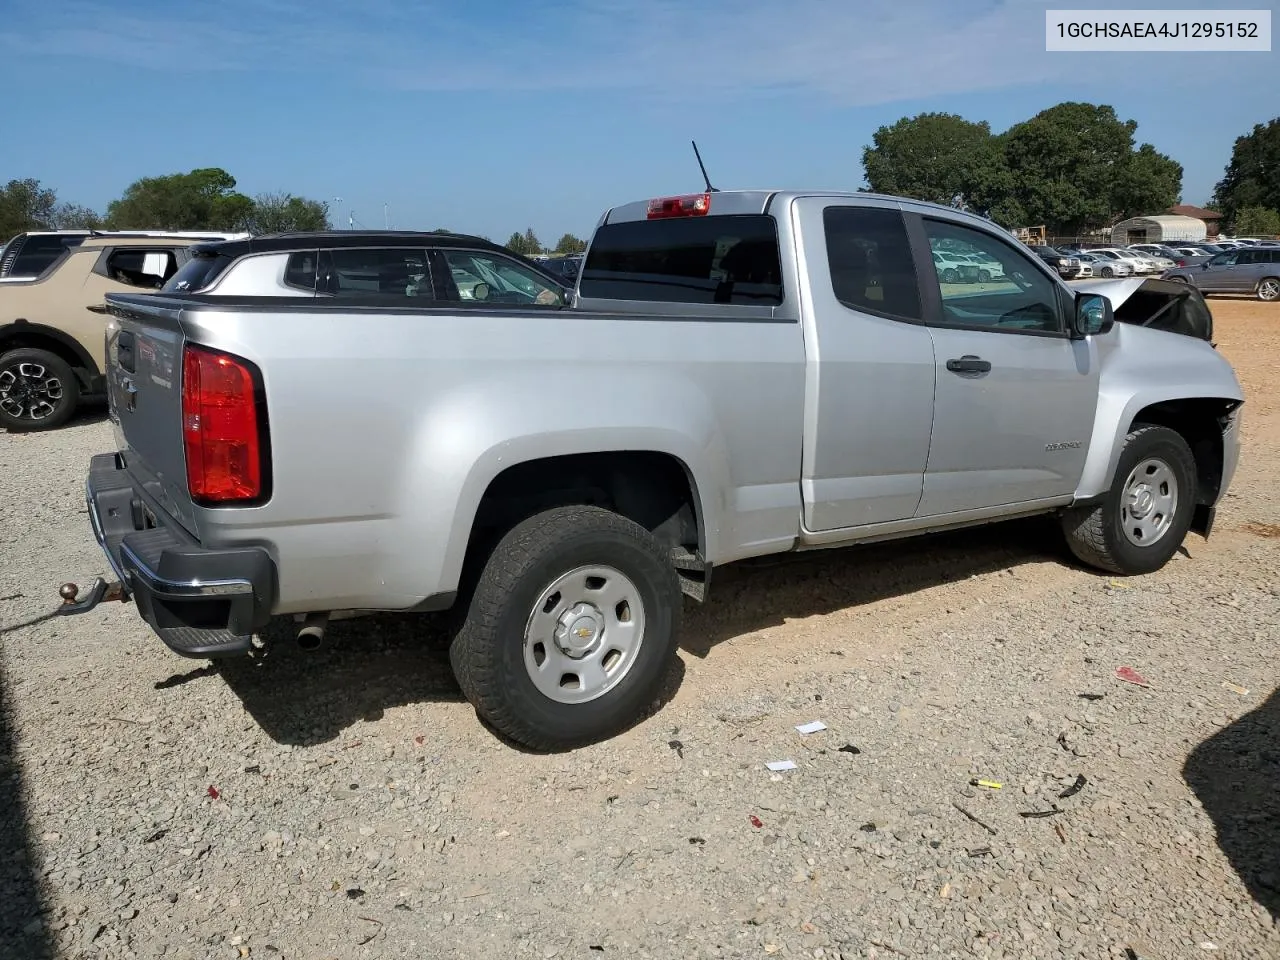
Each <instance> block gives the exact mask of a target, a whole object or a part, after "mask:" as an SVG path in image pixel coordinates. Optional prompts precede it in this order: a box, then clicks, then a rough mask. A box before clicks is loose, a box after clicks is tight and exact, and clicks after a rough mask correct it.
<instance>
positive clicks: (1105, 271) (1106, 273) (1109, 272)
mask: <svg viewBox="0 0 1280 960" xmlns="http://www.w3.org/2000/svg"><path fill="white" fill-rule="evenodd" d="M1115 275H1116V272H1115V270H1114V269H1113V268H1112V267H1103V268H1102V276H1103V278H1104V279H1106V278H1108V277H1114V276H1115Z"/></svg>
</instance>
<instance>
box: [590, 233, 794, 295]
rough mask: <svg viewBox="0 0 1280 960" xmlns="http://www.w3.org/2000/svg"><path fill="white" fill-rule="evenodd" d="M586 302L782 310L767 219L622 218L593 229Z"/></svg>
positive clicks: (775, 254)
mask: <svg viewBox="0 0 1280 960" xmlns="http://www.w3.org/2000/svg"><path fill="white" fill-rule="evenodd" d="M578 294H579V296H580V297H582V298H583V299H588V300H590V299H603V300H640V301H646V300H647V301H662V302H668V303H704V304H734V305H739V306H778V305H779V304H781V303H782V299H783V287H782V263H781V255H780V252H779V248H778V230H777V224H776V223H775V222H774V220H773V218H772V217H771V216H768V215H767V214H720V215H716V214H711V215H707V216H700V217H673V218H669V219H655V220H637V221H623V222H620V223H609V224H605V225H604V226H602V227H600V228H599V229H597V230H596V232H595V235H594V237H593V238H592V241H591V248H590V250H589V251H588V252H587V258H586V262H585V263H584V264H583V266H582V270H581V272H580V274H579V279H578Z"/></svg>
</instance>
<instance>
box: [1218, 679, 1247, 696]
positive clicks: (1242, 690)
mask: <svg viewBox="0 0 1280 960" xmlns="http://www.w3.org/2000/svg"><path fill="white" fill-rule="evenodd" d="M1222 685H1223V686H1224V687H1225V688H1226V689H1228V690H1230V691H1231V692H1232V693H1238V694H1240V696H1242V697H1247V696H1248V695H1249V688H1248V687H1242V686H1240V685H1239V684H1235V683H1231V682H1230V681H1228V680H1223V681H1222Z"/></svg>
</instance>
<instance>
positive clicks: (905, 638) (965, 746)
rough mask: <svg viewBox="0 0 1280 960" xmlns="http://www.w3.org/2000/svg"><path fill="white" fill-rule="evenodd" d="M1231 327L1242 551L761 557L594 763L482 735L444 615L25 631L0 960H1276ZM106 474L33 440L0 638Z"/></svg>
mask: <svg viewBox="0 0 1280 960" xmlns="http://www.w3.org/2000/svg"><path fill="white" fill-rule="evenodd" d="M1212 304H1213V308H1214V312H1215V315H1216V317H1217V323H1218V332H1219V336H1218V339H1219V344H1220V347H1221V349H1223V350H1224V351H1225V352H1226V353H1227V355H1228V356H1229V357H1230V358H1231V359H1232V361H1233V362H1234V363H1235V364H1236V366H1237V370H1238V372H1239V374H1240V377H1241V379H1242V381H1243V382H1244V384H1245V388H1246V391H1247V396H1248V404H1247V407H1246V411H1247V412H1246V416H1245V420H1244V423H1245V428H1244V430H1245V439H1246V447H1245V451H1244V456H1243V460H1242V464H1241V467H1240V471H1239V473H1238V474H1237V477H1236V481H1235V485H1234V488H1233V491H1232V493H1231V494H1230V496H1229V497H1228V499H1227V501H1226V503H1225V504H1224V507H1223V509H1222V511H1221V513H1220V514H1219V518H1218V528H1217V529H1216V530H1215V532H1214V535H1213V537H1212V539H1211V540H1210V541H1208V542H1207V543H1206V542H1205V541H1203V540H1201V539H1200V538H1198V537H1195V536H1192V537H1190V538H1189V539H1188V541H1187V545H1186V554H1185V555H1183V556H1179V557H1177V558H1175V560H1174V562H1173V563H1171V564H1170V565H1169V567H1167V568H1166V569H1165V570H1164V571H1162V572H1160V573H1159V574H1156V575H1153V576H1150V577H1145V578H1140V579H1133V580H1128V581H1125V582H1123V583H1117V582H1115V581H1112V580H1110V579H1108V578H1106V577H1101V576H1097V575H1095V574H1093V573H1090V572H1087V571H1084V570H1081V569H1079V568H1078V567H1077V566H1075V565H1074V564H1072V563H1071V562H1069V561H1068V559H1067V555H1066V553H1065V550H1064V549H1063V548H1062V547H1061V545H1060V542H1059V540H1058V539H1057V536H1056V533H1055V530H1054V529H1053V527H1052V525H1049V524H1045V523H1043V522H1029V523H1017V524H1007V525H1002V526H998V527H991V528H987V529H985V530H981V531H978V532H967V533H963V534H958V535H954V536H948V537H942V538H935V539H931V540H928V541H918V542H913V543H909V544H897V545H889V546H881V547H874V548H866V549H861V550H856V549H855V550H849V551H841V552H836V553H826V554H811V555H807V556H804V557H803V558H796V559H790V558H788V559H786V560H784V561H781V562H778V561H774V562H762V563H754V564H750V565H743V566H741V567H738V568H728V569H725V570H723V571H720V572H718V573H717V575H716V583H715V589H714V591H713V597H712V600H711V602H710V603H709V604H708V605H706V606H705V607H701V608H697V607H691V609H690V618H689V622H688V626H687V629H686V632H685V639H684V646H683V650H682V653H681V662H680V666H679V669H678V670H677V671H676V674H675V676H673V678H672V682H671V684H670V695H669V698H668V700H667V702H665V703H664V704H663V705H662V706H661V708H660V709H659V710H658V711H657V712H656V713H655V714H654V715H653V716H651V717H650V718H649V719H647V720H646V721H645V722H643V723H642V724H640V725H639V726H637V727H635V728H634V729H632V730H631V731H630V732H628V733H626V734H624V735H623V736H621V737H619V738H617V739H615V740H613V741H611V742H609V743H606V744H602V745H599V746H595V747H591V748H588V749H584V750H580V751H576V752H573V753H570V754H566V755H559V756H539V755H534V754H529V753H525V752H522V751H520V750H518V749H514V748H512V747H511V746H509V745H507V744H505V743H503V742H501V741H500V740H498V739H497V738H496V737H495V736H493V735H492V734H491V733H489V732H488V731H487V730H485V729H484V728H483V727H482V726H481V725H480V724H479V723H478V722H477V720H476V718H475V715H474V713H473V712H472V710H471V709H470V707H469V706H468V705H467V704H466V703H465V702H463V701H462V700H461V699H460V696H459V694H458V692H457V688H456V687H455V685H454V684H453V682H452V680H451V678H450V677H449V674H448V670H447V664H446V660H445V658H444V654H443V650H442V648H441V646H440V643H439V636H438V634H437V633H435V632H433V630H432V629H431V627H430V625H429V624H425V623H423V622H421V621H413V620H406V619H401V618H379V619H377V620H372V621H369V620H363V621H349V622H346V623H344V624H340V625H338V626H336V627H335V628H334V632H335V633H336V634H337V635H338V639H339V641H340V642H339V643H338V645H337V646H336V647H334V648H333V649H330V650H328V651H325V652H321V653H319V654H316V655H313V656H309V657H308V656H304V655H302V654H300V653H298V652H296V651H295V650H293V649H292V647H291V646H290V645H288V644H279V645H277V646H276V647H275V648H273V650H272V652H271V654H270V655H269V656H267V657H266V658H264V659H262V660H261V661H260V662H256V663H255V662H249V661H247V660H246V661H245V662H244V663H239V662H237V663H234V664H224V665H222V666H220V667H218V668H216V669H215V668H212V667H209V666H207V665H205V664H202V663H199V662H194V661H188V660H182V659H180V658H178V657H175V656H173V655H171V654H169V653H168V652H167V651H166V650H165V649H164V648H163V646H162V645H161V644H160V642H159V641H158V640H157V639H155V638H154V637H153V636H152V635H151V634H150V632H149V631H148V630H147V629H146V628H145V627H144V626H143V625H142V624H141V623H140V621H139V620H138V619H137V618H136V614H135V613H134V611H133V610H132V609H131V608H127V607H122V606H119V605H108V606H104V607H101V608H99V609H98V610H97V611H95V612H93V613H92V614H90V615H88V616H84V617H79V618H71V619H68V620H59V619H55V620H49V621H45V622H42V623H39V624H36V625H34V626H30V627H27V628H24V629H19V630H15V631H10V632H6V633H4V634H3V635H0V664H2V666H3V684H2V690H3V702H2V703H0V713H2V715H3V718H4V729H3V731H2V733H3V736H4V740H3V741H0V830H2V831H3V833H2V834H0V837H2V839H0V844H2V846H0V894H2V895H0V944H3V945H4V946H3V948H0V953H2V954H4V955H5V956H13V957H23V958H28V957H30V958H40V957H59V958H63V957H65V958H79V957H126V956H136V957H146V958H149V957H161V956H163V957H189V958H203V957H225V958H228V960H231V958H237V957H248V956H252V957H255V958H282V957H283V958H328V957H342V958H365V957H368V958H386V957H415V958H420V957H436V956H439V957H511V956H516V957H523V956H530V957H547V958H549V957H597V956H599V957H605V958H608V957H610V956H615V957H627V958H631V957H654V958H672V957H757V956H770V955H772V956H781V957H816V958H824V957H825V958H831V957H838V956H843V957H882V958H891V957H959V956H965V957H967V956H980V957H1010V958H1013V957H1016V958H1056V957H1080V958H1090V960H1096V958H1105V957H1114V958H1125V957H1141V958H1147V960H1154V958H1172V957H1193V956H1195V957H1204V956H1220V957H1233V958H1238V957H1256V958H1263V957H1267V958H1275V957H1277V956H1280V927H1277V925H1276V915H1277V914H1278V913H1280V692H1277V691H1276V684H1277V676H1278V675H1280V645H1278V642H1280V550H1278V549H1277V547H1278V546H1280V491H1278V488H1277V485H1276V482H1275V477H1276V476H1277V471H1280V418H1278V416H1277V402H1278V400H1280V305H1276V304H1259V303H1254V302H1242V301H1229V300H1221V299H1219V300H1214V301H1212ZM110 446H111V441H110V436H109V431H108V429H107V427H106V425H105V424H104V423H103V422H102V421H101V420H96V419H93V418H89V419H86V420H83V421H81V422H79V423H78V424H76V425H74V426H72V427H70V428H69V429H65V430H62V431H59V432H55V433H52V434H40V435H33V436H26V437H18V436H10V435H4V434H0V464H2V465H3V470H0V476H2V482H3V487H0V546H2V549H3V551H4V553H3V556H4V561H5V562H4V565H3V569H0V598H3V599H2V600H0V624H13V623H16V622H18V621H22V620H25V619H28V618H31V617H35V616H38V615H39V614H41V613H44V612H46V611H47V610H48V609H49V608H50V607H51V606H52V602H53V601H54V600H55V599H56V597H55V593H54V592H55V590H56V587H57V585H58V583H60V582H61V581H62V580H64V579H69V578H70V579H75V578H86V577H89V576H91V575H93V574H95V573H99V572H101V570H102V569H103V564H102V561H101V559H100V557H99V555H98V551H97V547H96V546H95V545H94V544H92V542H91V540H90V537H89V532H88V526H87V523H86V518H85V516H84V509H83V503H82V493H81V489H82V479H83V472H84V469H85V465H86V461H87V457H88V455H89V454H90V453H92V452H98V451H101V450H106V449H109V448H110ZM424 641H426V642H424ZM1119 666H1132V667H1134V668H1135V669H1137V670H1138V671H1140V672H1141V673H1142V674H1143V675H1144V676H1145V677H1146V678H1147V679H1148V680H1149V682H1150V686H1149V687H1147V688H1142V687H1138V686H1133V685H1129V684H1124V683H1121V682H1119V681H1118V680H1116V679H1115V676H1114V671H1115V669H1116V668H1117V667H1119ZM1229 685H1230V686H1229ZM814 719H820V720H823V721H824V722H825V723H826V724H827V727H828V729H827V730H825V731H823V732H820V733H816V734H812V735H809V736H804V737H802V736H800V735H799V734H797V732H796V731H795V729H794V725H795V724H798V723H802V722H804V721H808V720H814ZM778 759H791V760H794V761H795V762H796V764H797V766H798V768H797V769H796V770H793V771H790V772H787V773H784V774H772V773H770V772H769V771H768V770H766V769H765V767H764V763H765V761H770V760H778ZM974 778H989V779H991V780H994V781H998V782H999V783H1001V784H1002V787H1001V789H998V790H995V789H987V788H984V787H981V786H972V785H970V780H971V779H974ZM1073 785H1080V789H1079V790H1078V792H1075V793H1074V794H1072V795H1070V796H1062V794H1064V793H1067V792H1069V790H1068V788H1071V787H1072V786H1073ZM961 808H963V810H961ZM1023 813H1043V814H1048V815H1047V816H1040V817H1024V816H1021V815H1020V814H1023Z"/></svg>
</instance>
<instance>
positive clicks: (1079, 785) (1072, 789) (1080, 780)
mask: <svg viewBox="0 0 1280 960" xmlns="http://www.w3.org/2000/svg"><path fill="white" fill-rule="evenodd" d="M1088 782H1089V781H1088V780H1087V779H1085V775H1084V774H1083V773H1082V774H1079V775H1078V776H1077V777H1076V782H1075V783H1073V784H1072V785H1071V786H1069V787H1067V789H1065V790H1063V791H1062V792H1061V793H1060V794H1058V799H1059V800H1065V799H1067V797H1074V796H1075V795H1076V794H1077V793H1079V792H1080V791H1081V790H1083V789H1084V788H1085V784H1087V783H1088Z"/></svg>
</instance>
